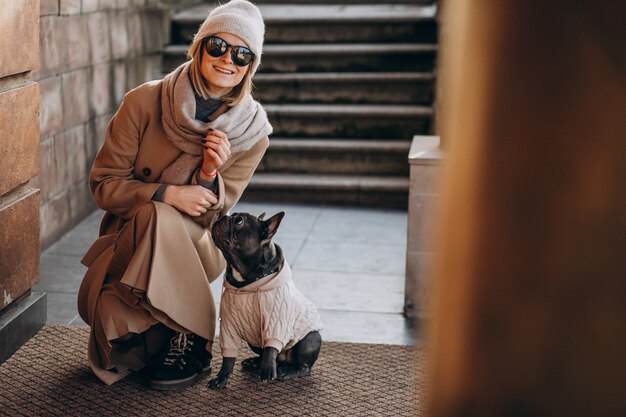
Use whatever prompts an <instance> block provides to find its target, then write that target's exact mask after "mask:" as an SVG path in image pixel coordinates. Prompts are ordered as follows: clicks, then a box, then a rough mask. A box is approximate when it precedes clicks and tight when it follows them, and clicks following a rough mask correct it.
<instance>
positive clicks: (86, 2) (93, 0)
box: [82, 0, 98, 14]
mask: <svg viewBox="0 0 626 417" xmlns="http://www.w3.org/2000/svg"><path fill="white" fill-rule="evenodd" d="M96 11H98V0H83V6H82V13H83V14H85V13H91V12H96Z"/></svg>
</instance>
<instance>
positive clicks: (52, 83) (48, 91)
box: [39, 76, 63, 137]
mask: <svg viewBox="0 0 626 417" xmlns="http://www.w3.org/2000/svg"><path fill="white" fill-rule="evenodd" d="M39 88H40V91H41V105H40V107H39V126H40V128H41V136H42V137H46V136H49V135H53V134H55V133H57V132H59V131H61V129H62V127H63V94H62V90H61V77H60V76H55V77H49V78H45V79H43V80H41V81H39Z"/></svg>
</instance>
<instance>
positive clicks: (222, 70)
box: [213, 65, 234, 75]
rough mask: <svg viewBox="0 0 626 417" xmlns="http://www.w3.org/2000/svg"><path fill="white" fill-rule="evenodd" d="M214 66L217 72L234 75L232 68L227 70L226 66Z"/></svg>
mask: <svg viewBox="0 0 626 417" xmlns="http://www.w3.org/2000/svg"><path fill="white" fill-rule="evenodd" d="M213 68H215V70H216V71H217V72H219V73H221V74H224V75H233V74H234V71H230V70H227V69H224V68H220V67H216V66H215V65H214V66H213Z"/></svg>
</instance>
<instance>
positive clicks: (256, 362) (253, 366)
mask: <svg viewBox="0 0 626 417" xmlns="http://www.w3.org/2000/svg"><path fill="white" fill-rule="evenodd" d="M241 367H242V368H243V370H244V371H246V372H252V373H255V374H258V373H259V369H261V357H260V356H256V357H254V358H248V359H244V360H243V361H242V362H241Z"/></svg>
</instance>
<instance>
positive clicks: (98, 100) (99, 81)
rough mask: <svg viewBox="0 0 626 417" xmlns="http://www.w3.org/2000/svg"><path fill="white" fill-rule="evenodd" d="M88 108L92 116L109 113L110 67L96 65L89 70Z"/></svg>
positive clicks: (110, 97)
mask: <svg viewBox="0 0 626 417" xmlns="http://www.w3.org/2000/svg"><path fill="white" fill-rule="evenodd" d="M89 84H90V85H89V107H90V111H91V115H92V116H100V115H102V114H106V113H110V112H111V107H112V92H111V89H112V83H111V65H110V64H108V63H103V64H96V65H94V66H93V68H92V69H91V78H90V82H89Z"/></svg>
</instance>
